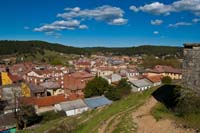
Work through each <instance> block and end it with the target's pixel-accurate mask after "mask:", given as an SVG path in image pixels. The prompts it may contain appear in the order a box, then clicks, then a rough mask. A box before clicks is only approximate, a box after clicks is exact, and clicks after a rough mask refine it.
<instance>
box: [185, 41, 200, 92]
mask: <svg viewBox="0 0 200 133" xmlns="http://www.w3.org/2000/svg"><path fill="white" fill-rule="evenodd" d="M182 80H183V85H184V86H185V87H188V88H192V89H199V90H200V44H195V45H187V44H186V45H185V48H184V60H183V79H182Z"/></svg>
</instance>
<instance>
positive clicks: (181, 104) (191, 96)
mask: <svg viewBox="0 0 200 133" xmlns="http://www.w3.org/2000/svg"><path fill="white" fill-rule="evenodd" d="M177 89H178V90H179V91H180V97H179V98H177V101H178V104H177V106H176V108H175V112H177V113H178V114H180V115H187V114H192V113H200V92H199V91H197V90H194V89H189V88H184V87H181V86H177Z"/></svg>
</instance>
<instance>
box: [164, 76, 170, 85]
mask: <svg viewBox="0 0 200 133" xmlns="http://www.w3.org/2000/svg"><path fill="white" fill-rule="evenodd" d="M162 83H163V84H171V83H172V79H171V78H170V77H169V76H166V77H163V78H162Z"/></svg>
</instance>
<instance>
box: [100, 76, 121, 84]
mask: <svg viewBox="0 0 200 133" xmlns="http://www.w3.org/2000/svg"><path fill="white" fill-rule="evenodd" d="M103 78H104V79H106V80H107V81H108V83H109V84H111V83H113V82H118V81H120V80H121V79H122V77H121V76H120V75H119V74H111V75H109V76H103Z"/></svg>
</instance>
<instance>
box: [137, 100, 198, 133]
mask: <svg viewBox="0 0 200 133" xmlns="http://www.w3.org/2000/svg"><path fill="white" fill-rule="evenodd" d="M156 103H157V101H156V100H155V99H154V98H153V97H151V98H150V99H149V100H148V101H147V102H146V103H145V104H144V105H142V106H141V107H139V108H138V109H137V110H136V111H135V112H133V121H134V122H135V123H137V132H138V133H194V131H192V130H189V129H183V128H179V127H176V125H175V123H174V122H173V121H172V120H168V119H163V120H159V121H156V120H155V119H154V117H153V116H152V115H151V114H150V111H151V109H152V108H153V107H154V106H155V105H156Z"/></svg>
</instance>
